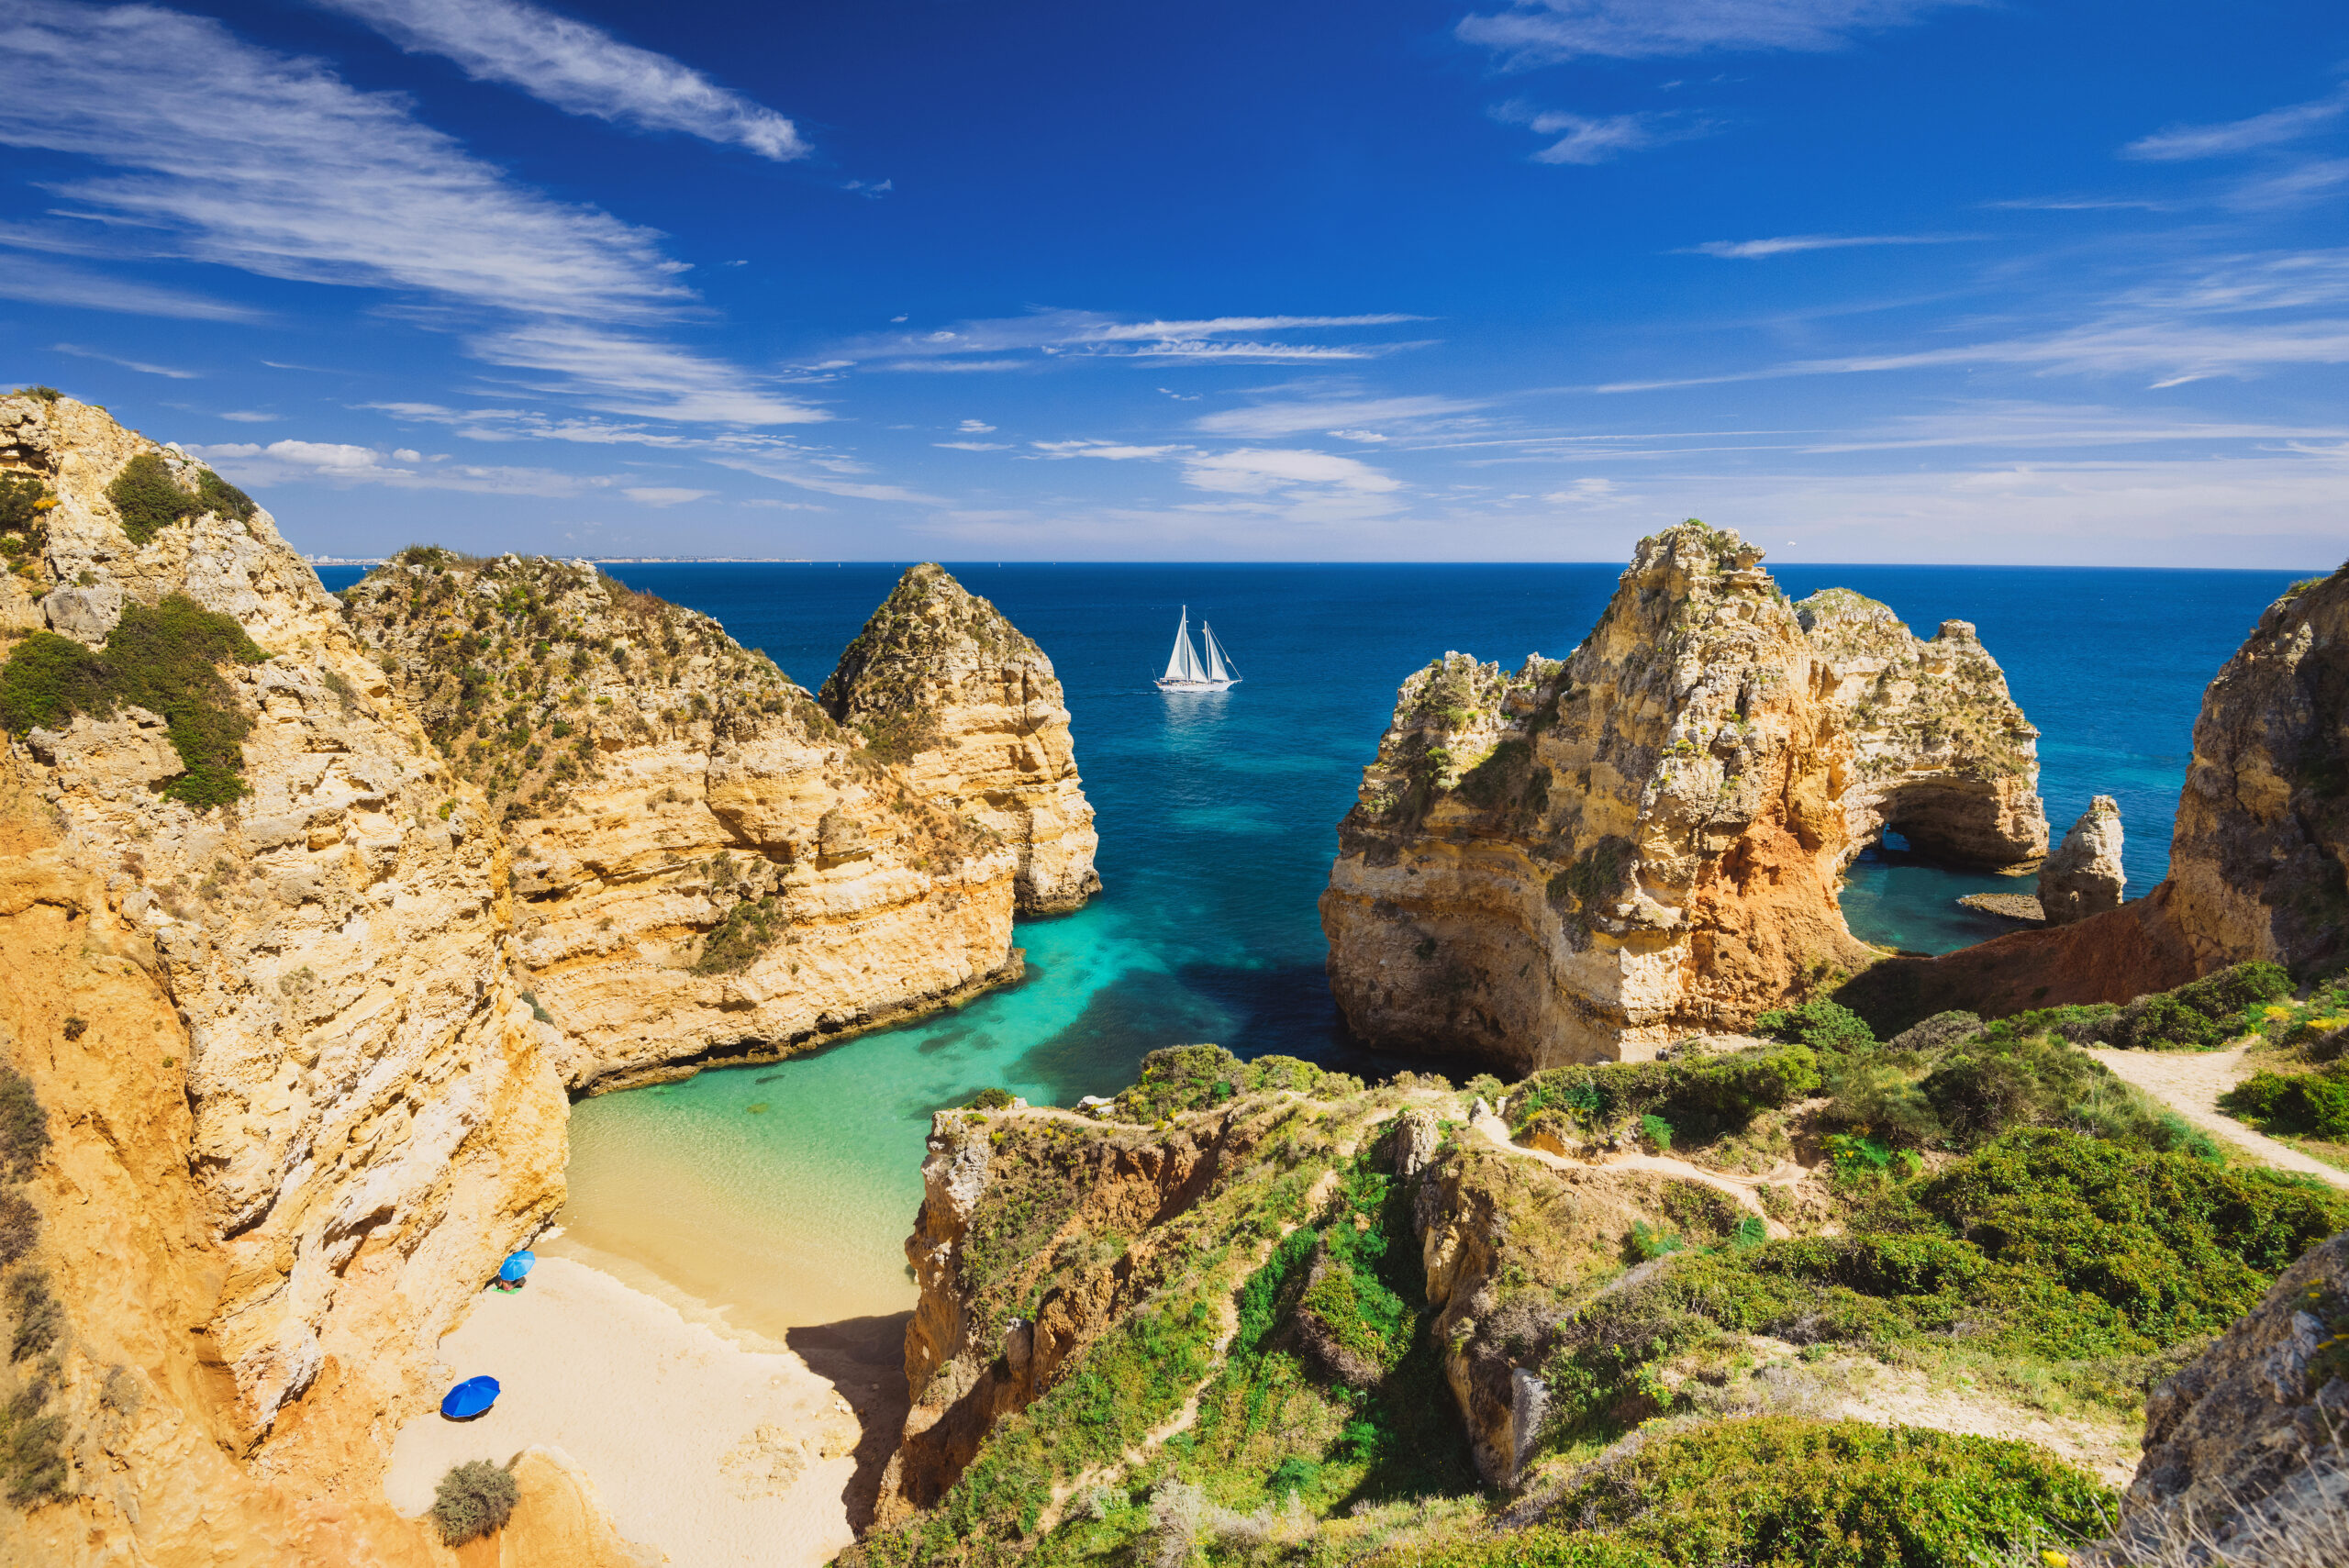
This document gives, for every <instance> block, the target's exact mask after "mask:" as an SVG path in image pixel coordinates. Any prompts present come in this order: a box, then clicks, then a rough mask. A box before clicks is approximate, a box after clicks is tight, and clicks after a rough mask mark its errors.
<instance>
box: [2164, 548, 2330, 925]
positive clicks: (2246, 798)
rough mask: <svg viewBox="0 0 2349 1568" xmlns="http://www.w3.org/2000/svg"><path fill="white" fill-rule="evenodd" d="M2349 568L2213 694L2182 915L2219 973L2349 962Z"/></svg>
mask: <svg viewBox="0 0 2349 1568" xmlns="http://www.w3.org/2000/svg"><path fill="white" fill-rule="evenodd" d="M2345 867H2349V567H2344V568H2343V569H2342V570H2341V571H2338V572H2335V573H2332V575H2331V576H2330V577H2324V578H2320V579H2317V580H2314V581H2311V582H2309V583H2304V584H2299V585H2297V586H2295V587H2294V588H2293V589H2292V591H2290V592H2289V593H2287V594H2286V595H2284V596H2283V597H2282V598H2280V599H2278V600H2277V601H2276V602H2275V603H2274V604H2273V605H2270V606H2268V607H2267V609H2266V613H2265V614H2263V615H2262V616H2261V617H2259V624H2258V625H2257V626H2256V627H2254V628H2253V629H2252V632H2251V635H2250V636H2249V637H2248V638H2247V639H2244V642H2243V647H2242V648H2241V649H2240V650H2238V651H2236V653H2235V656H2234V657H2233V658H2232V659H2230V660H2228V661H2227V662H2226V664H2225V666H2224V667H2223V668H2222V669H2221V670H2220V672H2219V673H2218V677H2217V679H2215V680H2213V681H2212V682H2211V683H2210V689H2209V690H2208V691H2207V692H2205V693H2204V694H2203V697H2202V713H2201V717H2199V719H2198V720H2197V721H2196V722H2195V726H2194V763H2193V766H2192V767H2191V768H2190V769H2189V770H2188V773H2187V775H2186V789H2185V791H2184V793H2183V794H2181V795H2179V797H2178V803H2177V826H2176V830H2175V831H2174V832H2173V833H2172V835H2171V839H2170V873H2169V880H2170V882H2171V883H2172V884H2174V887H2175V890H2176V897H2175V899H2174V900H2173V905H2172V913H2173V917H2174V918H2175V920H2176V923H2177V926H2178V928H2179V929H2180V930H2181V931H2182V932H2183V933H2184V934H2185V937H2186V940H2188V942H2189V943H2190V944H2191V945H2192V947H2193V949H2194V951H2195V954H2196V957H2197V960H2198V962H2199V963H2200V964H2201V965H2202V966H2203V967H2204V968H2206V969H2215V968H2219V967H2221V966H2223V965H2225V964H2228V963H2234V962H2243V961H2244V960H2247V959H2264V960H2266V961H2268V962H2276V963H2282V964H2285V965H2287V966H2289V967H2292V968H2294V969H2296V970H2302V971H2308V970H2326V969H2332V968H2336V967H2338V966H2339V965H2340V964H2341V963H2342V962H2343V961H2344V960H2349V872H2345V871H2344V868H2345Z"/></svg>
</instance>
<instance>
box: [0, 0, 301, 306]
mask: <svg viewBox="0 0 2349 1568" xmlns="http://www.w3.org/2000/svg"><path fill="white" fill-rule="evenodd" d="M0 38H5V34H0ZM5 79H6V66H5V62H0V81H5ZM5 112H6V111H5V110H0V114H5ZM0 139H5V138H4V137H0ZM0 299H21V300H26V301H28V302H29V303H31V304H34V305H59V306H71V307H73V308H76V309H82V310H106V311H114V312H118V313H120V314H123V315H126V316H170V317H178V318H180V319H181V320H184V321H259V320H261V319H262V313H261V312H260V311H258V310H251V309H248V308H247V307H246V306H241V305H231V304H229V303H228V301H226V300H219V299H207V298H206V297H205V296H204V295H195V294H189V293H187V292H186V291H184V290H182V289H174V288H162V287H159V286H157V285H156V284H143V283H139V282H138V281H136V280H134V279H130V278H117V277H109V276H107V275H106V273H104V272H90V271H88V270H87V269H85V268H82V267H73V266H67V265H64V264H63V263H61V262H57V261H42V260H40V259H39V258H38V257H33V256H16V255H9V254H6V253H5V252H0Z"/></svg>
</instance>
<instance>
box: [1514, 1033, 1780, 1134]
mask: <svg viewBox="0 0 2349 1568" xmlns="http://www.w3.org/2000/svg"><path fill="white" fill-rule="evenodd" d="M1819 1086H1820V1074H1819V1062H1818V1058H1817V1057H1816V1056H1815V1055H1814V1054H1813V1053H1812V1051H1810V1049H1809V1047H1807V1046H1804V1045H1800V1044H1792V1045H1776V1046H1765V1047H1760V1048H1757V1049H1753V1050H1749V1051H1732V1052H1731V1053H1729V1054H1727V1055H1722V1056H1700V1057H1692V1058H1688V1059H1686V1060H1682V1061H1675V1062H1601V1063H1598V1064H1596V1065H1587V1066H1584V1065H1578V1066H1573V1067H1553V1068H1552V1069H1550V1070H1549V1071H1548V1072H1545V1073H1536V1074H1535V1075H1534V1076H1533V1077H1531V1078H1530V1079H1528V1080H1526V1082H1525V1084H1523V1085H1522V1086H1521V1087H1520V1089H1519V1091H1518V1092H1517V1094H1516V1095H1513V1096H1511V1098H1510V1100H1509V1107H1508V1114H1509V1124H1510V1128H1511V1129H1512V1130H1513V1131H1516V1132H1522V1131H1524V1130H1525V1129H1526V1128H1527V1127H1528V1126H1530V1125H1531V1123H1532V1121H1533V1119H1534V1118H1535V1117H1537V1116H1539V1115H1540V1114H1541V1113H1542V1112H1543V1111H1553V1112H1556V1113H1558V1114H1560V1115H1563V1116H1565V1117H1568V1118H1572V1119H1574V1120H1575V1121H1577V1122H1579V1123H1581V1124H1583V1125H1585V1126H1588V1127H1607V1126H1611V1125H1614V1124H1616V1123H1618V1122H1636V1123H1638V1125H1639V1127H1640V1129H1641V1130H1642V1134H1643V1135H1644V1134H1645V1133H1646V1132H1647V1131H1648V1130H1649V1129H1647V1127H1646V1123H1645V1121H1643V1120H1642V1119H1641V1118H1655V1119H1656V1120H1658V1121H1659V1122H1661V1123H1662V1124H1664V1133H1665V1135H1666V1138H1667V1140H1669V1139H1671V1138H1673V1137H1677V1138H1678V1139H1679V1140H1681V1141H1683V1142H1685V1143H1687V1144H1690V1145H1701V1144H1706V1143H1710V1142H1712V1141H1713V1140H1715V1139H1717V1138H1720V1137H1723V1136H1725V1135H1727V1134H1729V1133H1732V1132H1736V1131H1739V1130H1741V1129H1743V1128H1744V1127H1745V1126H1746V1125H1747V1124H1748V1123H1749V1122H1751V1121H1752V1120H1753V1118H1754V1117H1755V1116H1756V1115H1757V1114H1759V1113H1760V1112H1762V1111H1764V1110H1765V1109H1775V1108H1776V1107H1777V1106H1785V1105H1787V1104H1790V1103H1792V1102H1793V1101H1795V1100H1798V1099H1800V1098H1802V1097H1803V1096H1804V1095H1808V1094H1809V1093H1811V1092H1812V1091H1813V1090H1815V1089H1817V1088H1818V1087H1819Z"/></svg>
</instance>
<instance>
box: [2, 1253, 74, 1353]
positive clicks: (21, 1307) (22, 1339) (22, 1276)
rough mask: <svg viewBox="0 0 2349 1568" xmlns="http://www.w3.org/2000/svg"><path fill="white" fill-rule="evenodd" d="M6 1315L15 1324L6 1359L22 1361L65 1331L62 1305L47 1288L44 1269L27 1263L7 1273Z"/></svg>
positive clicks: (55, 1340)
mask: <svg viewBox="0 0 2349 1568" xmlns="http://www.w3.org/2000/svg"><path fill="white" fill-rule="evenodd" d="M6 1296H7V1301H8V1316H9V1318H11V1319H13V1320H14V1323H15V1325H16V1327H15V1330H14V1332H13V1333H12V1334H11V1336H10V1338H9V1340H8V1359H9V1360H10V1361H12V1362H20V1361H23V1360H24V1359H25V1358H26V1357H27V1356H37V1355H39V1354H41V1353H42V1352H43V1351H47V1350H48V1349H49V1348H50V1346H51V1345H54V1344H55V1343H57V1337H58V1336H59V1335H60V1334H62V1333H63V1332H64V1331H65V1308H63V1307H61V1306H59V1305H58V1302H57V1296H56V1294H55V1293H54V1292H52V1291H51V1290H50V1288H49V1273H48V1271H47V1270H45V1269H40V1268H37V1267H35V1266H34V1265H32V1264H30V1263H28V1264H26V1265H25V1266H24V1267H23V1268H20V1269H18V1270H17V1272H16V1273H12V1274H10V1275H9V1276H8V1284H7V1290H6Z"/></svg>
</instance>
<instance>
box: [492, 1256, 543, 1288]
mask: <svg viewBox="0 0 2349 1568" xmlns="http://www.w3.org/2000/svg"><path fill="white" fill-rule="evenodd" d="M538 1261H539V1259H538V1254H536V1253H535V1252H532V1251H530V1250H529V1248H527V1247H526V1248H524V1249H523V1250H522V1251H518V1252H517V1253H515V1254H514V1255H513V1256H511V1257H509V1258H507V1260H506V1261H505V1262H502V1263H500V1264H498V1265H497V1277H498V1278H499V1279H502V1280H504V1281H506V1282H507V1284H512V1283H513V1282H514V1281H516V1280H518V1279H520V1278H521V1277H522V1276H523V1275H525V1274H527V1273H529V1272H530V1268H531V1265H533V1264H534V1263H536V1262H538Z"/></svg>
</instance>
